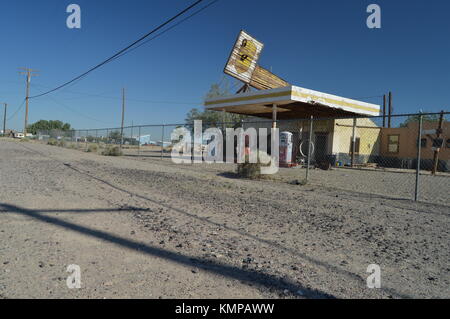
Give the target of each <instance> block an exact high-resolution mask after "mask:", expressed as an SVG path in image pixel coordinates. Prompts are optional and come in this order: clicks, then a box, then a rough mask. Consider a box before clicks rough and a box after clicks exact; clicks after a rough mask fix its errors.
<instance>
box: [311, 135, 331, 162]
mask: <svg viewBox="0 0 450 319" xmlns="http://www.w3.org/2000/svg"><path fill="white" fill-rule="evenodd" d="M327 150H328V134H327V133H316V142H315V156H314V158H315V160H316V162H323V161H325V160H326V159H327Z"/></svg>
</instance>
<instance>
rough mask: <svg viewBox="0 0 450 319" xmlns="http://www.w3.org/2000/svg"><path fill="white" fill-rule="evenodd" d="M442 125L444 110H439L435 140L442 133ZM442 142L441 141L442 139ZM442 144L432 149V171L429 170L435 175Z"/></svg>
mask: <svg viewBox="0 0 450 319" xmlns="http://www.w3.org/2000/svg"><path fill="white" fill-rule="evenodd" d="M443 125H444V111H442V112H441V116H440V118H439V127H438V129H437V131H436V133H437V134H436V135H437V137H436V141H439V140H440V139H441V138H442V133H443V127H442V126H443ZM442 143H443V141H442ZM441 147H442V145H436V149H435V150H434V156H433V171H432V172H431V174H432V175H436V173H437V170H438V165H439V152H440V151H441Z"/></svg>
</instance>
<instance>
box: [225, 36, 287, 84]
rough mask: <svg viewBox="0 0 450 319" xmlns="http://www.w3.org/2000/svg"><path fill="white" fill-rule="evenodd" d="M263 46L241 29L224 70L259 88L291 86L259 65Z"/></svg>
mask: <svg viewBox="0 0 450 319" xmlns="http://www.w3.org/2000/svg"><path fill="white" fill-rule="evenodd" d="M263 47H264V44H263V43H261V42H259V41H258V40H256V39H255V38H253V37H252V36H251V35H249V34H248V33H247V32H245V31H241V32H240V33H239V36H238V38H237V40H236V43H235V44H234V46H233V49H232V50H231V54H230V57H229V59H228V62H227V64H226V65H225V69H224V72H225V73H226V74H228V75H231V76H232V77H234V78H236V79H238V80H240V81H242V82H244V83H245V84H248V85H250V86H252V87H254V88H256V89H258V90H267V89H275V88H280V87H285V86H289V83H288V82H286V81H285V80H283V79H281V78H280V77H278V76H276V75H275V74H273V73H272V72H270V71H268V70H266V69H264V68H263V67H260V66H259V65H257V62H258V59H259V56H260V55H261V51H262V49H263Z"/></svg>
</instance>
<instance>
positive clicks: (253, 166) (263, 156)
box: [237, 151, 270, 179]
mask: <svg viewBox="0 0 450 319" xmlns="http://www.w3.org/2000/svg"><path fill="white" fill-rule="evenodd" d="M269 158H270V156H269V155H268V154H267V153H264V152H261V151H259V152H258V161H257V162H256V163H250V159H249V156H248V155H246V156H245V162H244V163H240V164H238V165H237V175H238V176H239V177H242V178H250V179H258V178H261V177H262V176H263V175H262V174H261V167H266V166H270V161H269ZM263 163H267V164H263Z"/></svg>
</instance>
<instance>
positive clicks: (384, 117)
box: [383, 94, 386, 128]
mask: <svg viewBox="0 0 450 319" xmlns="http://www.w3.org/2000/svg"><path fill="white" fill-rule="evenodd" d="M384 127H386V94H384V95H383V128H384Z"/></svg>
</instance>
